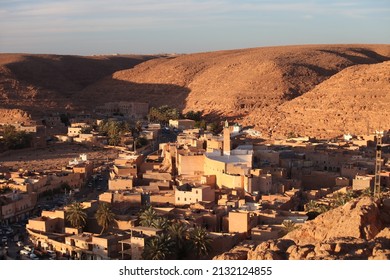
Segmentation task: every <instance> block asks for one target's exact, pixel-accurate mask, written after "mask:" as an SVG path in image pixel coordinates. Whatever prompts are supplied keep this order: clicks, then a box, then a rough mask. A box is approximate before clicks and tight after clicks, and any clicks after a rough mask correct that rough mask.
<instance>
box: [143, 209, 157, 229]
mask: <svg viewBox="0 0 390 280" xmlns="http://www.w3.org/2000/svg"><path fill="white" fill-rule="evenodd" d="M156 219H157V213H156V211H155V210H154V209H153V207H151V206H150V207H148V208H146V209H145V210H144V211H143V212H142V213H141V215H140V216H139V220H140V224H141V226H143V227H153V224H154V221H155V220H156Z"/></svg>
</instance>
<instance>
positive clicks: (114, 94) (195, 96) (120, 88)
mask: <svg viewBox="0 0 390 280" xmlns="http://www.w3.org/2000/svg"><path fill="white" fill-rule="evenodd" d="M389 58H390V46H389V45H372V46H369V45H368V46H359V45H351V46H347V45H341V46H331V45H323V46H321V45H318V46H289V47H270V48H255V49H243V50H232V51H220V52H211V53H198V54H190V55H183V56H179V57H177V58H164V59H158V60H151V61H148V62H145V63H142V64H140V65H137V66H136V67H134V68H133V69H129V70H123V71H119V72H116V73H115V74H114V75H112V76H111V77H107V78H106V79H104V80H102V81H100V82H99V83H96V84H94V85H92V86H90V87H88V88H86V89H85V90H84V91H83V94H82V96H83V97H86V98H88V99H92V98H93V99H94V100H101V101H103V100H105V101H107V100H109V99H110V98H115V99H121V100H132V99H136V100H143V101H149V102H151V103H152V105H155V106H157V105H163V104H169V105H174V106H179V107H180V108H182V109H183V110H184V111H188V110H202V111H203V112H204V113H205V114H209V115H210V116H212V117H213V116H220V117H221V118H228V119H231V120H239V121H240V122H241V123H243V124H244V125H255V126H256V127H257V128H258V129H260V130H262V132H264V133H265V134H266V135H267V134H268V133H269V132H272V134H273V136H277V135H286V134H287V133H288V132H290V131H292V130H293V129H292V128H291V127H293V126H292V125H290V124H289V122H290V121H291V120H294V118H295V115H296V116H297V119H296V121H295V122H294V124H296V123H297V124H299V126H298V128H297V129H298V131H297V132H298V133H300V134H311V135H314V136H334V135H337V134H340V133H342V131H343V130H344V126H346V125H348V124H349V122H348V121H347V120H345V118H346V117H344V116H347V115H348V120H349V119H350V120H354V119H355V118H356V119H357V118H360V112H359V110H360V109H361V108H362V106H361V104H366V103H367V106H366V109H365V110H366V111H367V114H365V116H364V117H365V119H367V118H366V117H367V116H368V117H369V118H370V117H371V116H373V115H374V114H373V112H374V111H376V112H379V116H378V118H381V117H384V116H386V113H385V114H384V115H383V116H382V115H381V111H380V110H376V109H374V108H373V106H372V104H373V102H372V101H373V99H372V98H371V96H375V93H374V92H376V94H377V95H380V96H381V102H382V101H383V102H384V105H389V104H390V103H389V99H388V94H387V93H388V91H387V87H388V84H389V81H388V79H389V71H387V70H388V69H387V67H388V64H382V66H378V67H376V65H377V64H378V63H382V62H383V61H386V60H389ZM362 64H363V65H364V66H363V65H362ZM354 65H362V68H355V70H351V71H345V72H343V73H342V74H341V73H340V74H341V75H339V76H337V77H335V79H333V80H332V81H331V82H329V83H324V82H325V81H327V80H328V79H329V78H331V77H333V76H334V75H336V74H338V73H339V72H340V71H341V72H342V70H344V69H346V68H349V67H351V66H354ZM366 65H373V67H368V68H365V66H366ZM374 65H375V66H374ZM360 70H362V71H360ZM373 73H374V74H375V77H372V74H373ZM340 77H342V78H340ZM356 81H360V82H359V83H356ZM322 84H324V85H323V86H322V87H319V88H318V89H317V88H316V87H317V86H320V85H322ZM351 84H354V85H355V88H357V89H359V90H361V92H363V90H364V89H365V88H366V87H368V86H369V87H370V88H371V92H367V93H366V94H365V95H364V94H360V93H355V95H356V98H355V100H356V101H358V100H359V101H360V102H356V104H355V103H351V104H349V103H348V102H349V101H348V100H346V102H341V104H340V102H339V101H338V99H343V98H344V97H347V98H349V96H346V95H345V94H344V92H343V89H347V88H348V89H350V90H352V89H353V88H351V87H350V85H351ZM363 84H364V85H365V86H366V87H362V88H360V86H363ZM314 90H315V91H314ZM319 90H321V92H322V94H321V95H319V94H316V93H317V92H318V91H319ZM311 91H314V92H313V93H311ZM108 93H109V94H108ZM307 93H310V95H309V97H308V98H304V97H305V96H306V94H307ZM385 95H387V96H385ZM299 98H302V100H303V101H299V102H298V101H297V102H295V103H291V106H289V104H290V102H291V101H293V100H294V101H295V99H299ZM337 98H338V99H337ZM334 99H335V100H334ZM336 100H337V101H336ZM310 102H313V104H312V107H313V108H318V107H319V106H320V109H319V110H321V111H323V112H322V113H323V115H321V117H320V120H318V123H321V121H322V120H324V122H325V123H324V124H325V125H322V126H321V127H320V128H318V129H317V128H316V127H314V126H313V125H312V118H313V115H314V114H316V112H313V111H310V112H313V113H312V114H308V115H306V113H307V110H306V109H307V107H308V106H303V105H301V106H298V105H300V104H306V103H308V104H311V103H310ZM344 103H345V104H344ZM339 104H340V106H339ZM295 106H296V107H295ZM385 110H388V109H385ZM334 111H340V113H341V114H342V115H343V118H342V119H341V120H339V119H340V118H339V117H340V116H338V115H337V114H334ZM327 119H329V128H328V126H327V123H326V120H327ZM375 120H377V118H375V117H374V116H373V120H372V124H374V123H375ZM366 127H367V125H364V128H366ZM355 128H359V129H360V123H359V124H357V125H356V126H354V127H353V128H352V129H355ZM360 131H361V130H359V132H360ZM353 132H355V131H351V133H353ZM356 132H357V131H356Z"/></svg>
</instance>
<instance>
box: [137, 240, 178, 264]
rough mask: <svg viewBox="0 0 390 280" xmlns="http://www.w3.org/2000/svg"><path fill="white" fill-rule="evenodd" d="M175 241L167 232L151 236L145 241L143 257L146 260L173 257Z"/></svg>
mask: <svg viewBox="0 0 390 280" xmlns="http://www.w3.org/2000/svg"><path fill="white" fill-rule="evenodd" d="M173 247H174V243H173V242H172V239H171V237H170V236H169V235H167V234H164V233H162V234H160V235H156V236H154V237H151V238H149V239H148V240H146V242H145V247H144V251H143V253H142V258H143V259H145V260H167V259H170V258H172V257H173Z"/></svg>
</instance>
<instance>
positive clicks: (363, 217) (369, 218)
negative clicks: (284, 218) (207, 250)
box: [214, 197, 390, 260]
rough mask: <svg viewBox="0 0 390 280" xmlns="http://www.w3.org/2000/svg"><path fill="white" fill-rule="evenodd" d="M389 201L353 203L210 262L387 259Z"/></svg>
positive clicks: (389, 257)
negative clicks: (287, 231) (274, 238)
mask: <svg viewBox="0 0 390 280" xmlns="http://www.w3.org/2000/svg"><path fill="white" fill-rule="evenodd" d="M389 226H390V199H389V198H385V199H383V200H373V199H371V198H369V197H364V198H360V199H355V200H353V201H350V202H348V203H347V204H345V205H344V206H341V207H338V208H336V209H333V210H331V211H328V212H326V213H324V214H322V215H320V216H318V217H317V218H316V219H314V220H312V221H308V222H306V223H305V224H304V225H303V226H301V227H300V228H298V229H296V230H294V231H292V232H290V233H289V234H287V235H286V236H284V237H283V238H282V239H277V240H271V241H266V242H262V243H260V244H258V245H257V246H256V245H254V244H249V243H246V244H242V245H239V246H237V247H235V248H233V249H232V250H231V251H229V252H227V253H224V254H221V255H219V256H216V257H215V258H214V259H248V260H281V259H284V260H285V259H290V260H305V259H312V260H313V259H316V260H318V259H390V227H389Z"/></svg>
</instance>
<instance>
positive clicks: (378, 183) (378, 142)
mask: <svg viewBox="0 0 390 280" xmlns="http://www.w3.org/2000/svg"><path fill="white" fill-rule="evenodd" d="M375 134H376V149H375V150H376V152H375V182H374V196H378V195H379V194H380V192H381V167H382V137H383V131H376V133H375Z"/></svg>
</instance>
